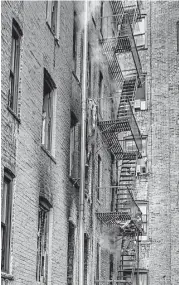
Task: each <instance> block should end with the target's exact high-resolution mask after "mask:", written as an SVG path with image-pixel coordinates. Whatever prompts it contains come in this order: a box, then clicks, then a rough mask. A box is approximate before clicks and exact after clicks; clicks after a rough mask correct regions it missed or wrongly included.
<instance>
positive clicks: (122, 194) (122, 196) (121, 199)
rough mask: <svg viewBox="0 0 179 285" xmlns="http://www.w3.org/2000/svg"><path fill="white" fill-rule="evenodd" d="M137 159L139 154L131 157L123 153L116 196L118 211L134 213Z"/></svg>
mask: <svg viewBox="0 0 179 285" xmlns="http://www.w3.org/2000/svg"><path fill="white" fill-rule="evenodd" d="M136 159H137V155H136V154H135V153H134V154H133V157H132V155H131V157H130V159H129V157H128V155H123V161H122V167H121V175H120V180H119V185H118V191H117V198H116V211H117V212H118V211H120V210H122V211H124V212H127V213H132V211H133V209H132V208H133V207H135V203H134V201H133V197H132V193H131V191H133V189H134V187H135V172H136ZM132 214H133V213H132Z"/></svg>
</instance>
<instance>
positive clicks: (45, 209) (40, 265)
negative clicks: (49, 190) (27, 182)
mask: <svg viewBox="0 0 179 285" xmlns="http://www.w3.org/2000/svg"><path fill="white" fill-rule="evenodd" d="M49 211H50V207H49V203H46V202H45V201H44V200H41V199H40V203H39V212H38V234H37V264H36V281H38V282H40V284H48V283H47V282H48V262H49Z"/></svg>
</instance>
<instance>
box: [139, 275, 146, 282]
mask: <svg viewBox="0 0 179 285" xmlns="http://www.w3.org/2000/svg"><path fill="white" fill-rule="evenodd" d="M139 285H147V273H139Z"/></svg>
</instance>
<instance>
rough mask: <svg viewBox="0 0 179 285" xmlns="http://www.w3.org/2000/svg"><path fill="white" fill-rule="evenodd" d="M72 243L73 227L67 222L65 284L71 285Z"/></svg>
mask: <svg viewBox="0 0 179 285" xmlns="http://www.w3.org/2000/svg"><path fill="white" fill-rule="evenodd" d="M74 243H75V227H74V225H73V223H72V222H69V229H68V255H67V258H68V260H67V284H68V285H72V284H73V273H74V268H73V263H74Z"/></svg>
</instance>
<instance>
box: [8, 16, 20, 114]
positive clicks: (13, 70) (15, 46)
mask: <svg viewBox="0 0 179 285" xmlns="http://www.w3.org/2000/svg"><path fill="white" fill-rule="evenodd" d="M21 36H22V31H21V30H20V28H19V25H18V24H17V22H16V21H15V20H14V19H13V23H12V44H11V64H10V86H9V101H8V105H9V107H10V108H11V109H12V110H13V111H14V112H15V113H17V105H18V104H17V103H18V88H19V68H20V66H19V65H20V41H21Z"/></svg>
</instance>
